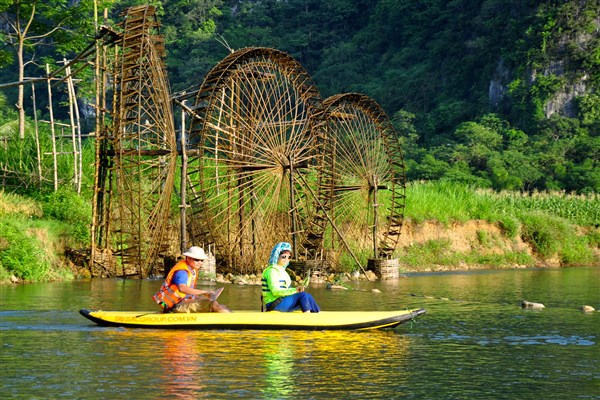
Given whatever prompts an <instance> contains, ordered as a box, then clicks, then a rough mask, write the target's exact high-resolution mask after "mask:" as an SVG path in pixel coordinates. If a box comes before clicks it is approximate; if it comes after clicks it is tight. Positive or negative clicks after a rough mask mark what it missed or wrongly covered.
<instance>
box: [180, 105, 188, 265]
mask: <svg viewBox="0 0 600 400" xmlns="http://www.w3.org/2000/svg"><path fill="white" fill-rule="evenodd" d="M181 104H182V105H183V107H182V108H181V155H182V156H181V187H180V189H181V206H180V207H181V212H180V214H179V216H180V221H181V222H180V223H181V229H180V232H181V243H180V247H181V252H182V253H184V252H185V251H186V250H187V246H188V243H187V229H186V228H187V227H186V221H187V199H186V183H187V162H188V157H187V151H186V140H185V111H184V107H185V100H183V101H182V103H181Z"/></svg>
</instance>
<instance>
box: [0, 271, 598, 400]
mask: <svg viewBox="0 0 600 400" xmlns="http://www.w3.org/2000/svg"><path fill="white" fill-rule="evenodd" d="M160 283H161V282H160V281H156V280H120V279H92V280H81V281H75V282H66V283H39V284H29V285H19V286H8V285H3V286H0V291H1V293H0V335H1V342H2V348H1V353H0V364H1V367H0V368H1V370H0V380H1V382H0V383H1V385H0V387H1V389H0V394H1V397H2V398H4V399H57V398H69V399H126V398H127V399H158V398H169V397H172V398H186V399H196V398H197V399H203V398H210V399H235V398H245V399H321V398H335V399H343V398H356V399H361V398H362V399H520V400H525V399H532V400H533V399H535V400H537V399H561V400H562V399H600V346H599V341H600V312H593V313H583V312H582V311H580V310H579V307H580V306H582V305H584V304H586V305H590V306H593V307H595V308H596V309H598V308H600V268H563V269H524V270H503V271H497V270H490V271H476V272H453V273H429V274H411V275H408V277H407V278H401V279H399V280H396V281H384V282H360V283H352V286H353V288H354V289H355V290H348V291H332V290H328V289H326V288H325V287H324V286H315V285H313V287H311V288H310V289H309V291H310V292H311V293H312V294H313V295H314V296H315V298H316V300H317V301H318V303H319V305H320V306H321V308H322V309H324V310H371V309H375V310H396V309H406V308H420V307H423V308H426V309H427V314H425V315H423V316H420V317H418V318H417V319H416V320H415V321H414V322H410V323H406V324H403V325H400V326H399V327H398V328H396V329H393V330H384V331H366V332H351V331H346V332H340V331H329V332H328V331H324V332H297V331H251V330H248V331H207V332H202V331H162V330H151V329H148V330H145V329H123V328H101V327H98V326H96V325H94V324H93V323H91V322H90V321H88V320H86V319H84V318H83V317H82V316H80V315H79V314H78V310H79V309H80V308H90V309H105V310H135V311H143V310H155V309H156V307H155V305H154V304H153V303H152V300H151V295H152V294H153V293H154V292H155V291H156V290H157V289H158V287H159V286H160ZM204 287H205V288H210V286H208V285H207V286H204ZM371 289H379V290H380V291H381V293H373V292H371ZM259 298H260V288H259V287H258V286H234V285H226V286H225V291H224V292H223V294H222V295H221V297H220V298H219V300H220V301H221V302H223V303H224V304H226V305H228V306H229V307H231V308H232V309H233V310H236V309H238V310H239V309H257V310H258V309H259ZM521 300H528V301H534V302H540V303H544V304H545V306H546V308H545V309H543V310H539V311H537V310H527V309H521V307H520V302H521Z"/></svg>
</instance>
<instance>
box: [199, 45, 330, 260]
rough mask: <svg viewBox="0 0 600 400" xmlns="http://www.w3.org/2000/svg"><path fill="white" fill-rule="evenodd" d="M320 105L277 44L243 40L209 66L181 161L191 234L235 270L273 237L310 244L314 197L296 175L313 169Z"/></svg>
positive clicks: (299, 246)
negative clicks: (188, 152)
mask: <svg viewBox="0 0 600 400" xmlns="http://www.w3.org/2000/svg"><path fill="white" fill-rule="evenodd" d="M321 107H322V103H321V99H320V97H319V95H318V92H317V90H316V88H315V86H314V84H313V83H312V80H311V78H310V77H309V75H308V74H307V73H306V72H305V71H304V69H303V68H302V67H301V66H300V65H299V64H298V63H297V62H296V61H295V60H294V59H293V58H291V57H290V56H288V55H287V54H285V53H283V52H280V51H277V50H273V49H264V48H249V49H242V50H240V51H238V52H235V53H232V54H230V55H229V56H228V57H226V58H225V59H224V60H223V61H222V62H221V63H219V64H218V65H217V66H216V67H215V68H213V70H212V71H211V72H210V73H209V74H208V75H207V77H206V79H205V81H204V83H203V85H202V88H201V90H200V91H199V93H198V96H197V98H196V102H195V109H196V115H195V118H194V119H193V121H192V124H191V128H190V145H191V146H192V147H194V148H196V149H198V151H199V154H198V156H197V157H190V160H189V165H190V168H189V170H188V171H189V173H188V181H189V193H190V195H191V198H192V201H191V206H192V213H191V214H192V215H191V220H190V221H189V223H188V229H190V230H191V234H190V236H191V237H192V239H193V240H194V241H195V243H203V244H204V245H206V244H207V243H214V244H215V247H216V249H217V250H218V251H219V252H220V253H221V254H220V256H221V259H222V260H224V261H226V262H227V264H228V265H229V266H230V268H231V269H233V270H237V271H247V270H249V269H252V268H253V267H256V266H261V265H264V263H266V261H267V259H268V255H269V252H270V249H271V248H272V246H273V245H274V244H275V243H276V242H280V241H290V242H292V243H293V245H294V247H295V255H296V258H297V257H298V256H301V255H302V254H304V253H306V252H307V251H308V249H307V248H306V247H304V246H303V244H304V243H305V242H304V240H303V239H302V237H303V236H304V235H305V234H306V232H307V230H306V229H305V225H306V223H307V221H308V219H309V216H310V215H311V214H312V213H313V212H314V205H313V203H312V201H310V199H309V196H308V195H307V193H306V190H305V188H303V187H302V184H301V183H299V182H298V180H297V179H295V178H294V177H295V176H296V175H297V174H300V173H301V174H303V175H305V176H306V177H308V179H309V180H314V179H316V177H315V176H316V172H315V171H316V170H315V169H311V168H310V167H311V166H313V165H315V163H316V162H317V159H318V157H317V154H318V151H317V140H316V134H315V132H314V129H313V125H314V120H315V115H317V114H319V113H320V112H322V108H321ZM290 177H291V179H290Z"/></svg>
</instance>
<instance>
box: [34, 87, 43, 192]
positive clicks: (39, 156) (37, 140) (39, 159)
mask: <svg viewBox="0 0 600 400" xmlns="http://www.w3.org/2000/svg"><path fill="white" fill-rule="evenodd" d="M31 99H32V100H33V121H34V124H35V150H36V152H37V167H38V179H39V187H40V188H41V187H42V180H43V176H42V154H41V149H40V132H39V130H38V119H37V106H36V102H35V85H34V84H33V83H32V84H31Z"/></svg>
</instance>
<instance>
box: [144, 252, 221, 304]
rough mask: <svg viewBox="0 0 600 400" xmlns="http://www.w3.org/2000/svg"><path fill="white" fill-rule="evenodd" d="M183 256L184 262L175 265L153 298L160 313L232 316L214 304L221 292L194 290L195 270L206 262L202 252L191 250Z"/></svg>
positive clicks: (206, 257) (206, 258)
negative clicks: (204, 313)
mask: <svg viewBox="0 0 600 400" xmlns="http://www.w3.org/2000/svg"><path fill="white" fill-rule="evenodd" d="M183 255H184V256H185V259H184V260H181V261H179V262H178V263H177V264H175V266H174V267H173V268H172V269H171V271H169V273H168V274H167V277H166V279H165V281H164V283H163V284H162V286H161V288H160V290H159V291H158V292H157V293H156V294H155V295H154V296H152V298H153V299H154V301H156V302H157V303H158V304H159V305H160V306H161V307H162V308H163V312H176V313H196V312H231V310H229V308H227V307H226V306H225V305H223V304H220V303H218V302H217V297H218V296H219V294H221V291H222V290H223V289H218V290H216V291H214V292H209V291H206V290H200V289H196V288H195V286H196V279H197V278H198V270H199V269H200V267H201V266H202V263H203V262H204V261H205V260H208V256H207V255H206V253H205V252H204V249H203V248H201V247H197V246H192V247H190V248H189V249H188V250H187V251H186V252H185V253H183Z"/></svg>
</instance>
